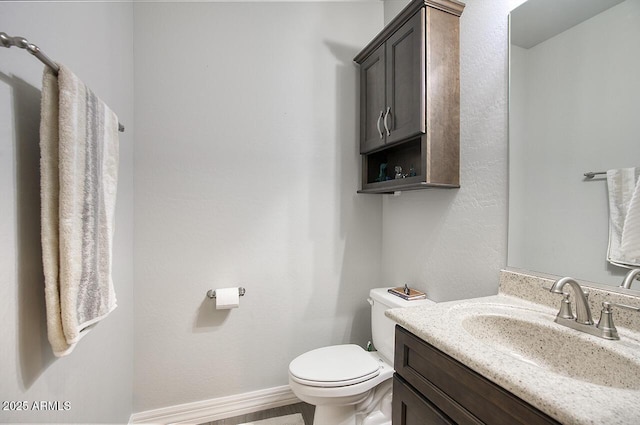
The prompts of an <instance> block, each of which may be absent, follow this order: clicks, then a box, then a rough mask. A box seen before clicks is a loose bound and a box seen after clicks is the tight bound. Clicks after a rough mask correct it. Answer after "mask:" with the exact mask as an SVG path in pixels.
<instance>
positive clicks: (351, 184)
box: [135, 2, 383, 412]
mask: <svg viewBox="0 0 640 425" xmlns="http://www.w3.org/2000/svg"><path fill="white" fill-rule="evenodd" d="M381 6H382V5H381V4H379V3H372V2H367V3H361V2H354V3H341V2H322V3H305V2H303V3H300V2H293V3H291V2H285V3H138V4H136V6H135V23H136V26H135V51H136V61H135V72H136V91H135V98H136V128H137V133H136V170H135V175H136V207H135V210H136V248H135V250H136V349H135V351H136V368H135V369H136V373H135V394H136V397H135V410H136V412H139V411H144V410H148V409H153V408H158V407H164V406H167V405H172V404H179V403H185V402H191V401H197V400H204V399H212V398H217V397H223V396H229V395H233V394H240V393H245V392H249V391H255V390H258V389H263V388H271V387H276V386H280V385H286V384H287V367H288V364H289V362H290V361H291V360H292V359H293V358H294V357H296V356H297V355H299V354H301V353H303V352H305V351H308V350H310V349H313V348H318V347H321V346H325V345H329V344H340V343H346V342H355V343H359V344H361V345H364V344H365V343H366V341H367V340H368V339H369V338H370V311H369V304H368V303H367V302H366V298H367V296H368V291H369V289H370V288H373V287H376V286H380V285H381V284H382V283H383V282H382V280H381V279H380V267H379V259H380V255H381V237H380V235H381V212H382V211H381V199H380V197H376V196H365V195H357V194H356V190H357V189H358V185H359V180H358V178H359V154H358V146H357V143H356V140H357V135H358V133H357V126H358V124H357V123H358V116H357V111H358V105H357V99H358V97H357V90H356V88H357V68H356V66H355V65H354V64H353V61H352V60H353V57H354V56H355V55H356V54H357V53H358V51H359V50H360V49H361V48H362V47H364V45H365V44H366V43H367V42H368V41H369V40H370V39H371V38H372V37H373V36H374V35H375V34H376V33H377V31H378V30H379V29H380V28H381V27H382V20H383V16H382V7H381ZM167 29H171V31H172V33H173V34H177V35H179V37H170V36H168V34H167ZM185 41H190V42H185ZM239 285H241V286H244V287H245V288H246V290H247V294H246V296H245V297H243V298H242V299H241V300H240V308H239V309H236V310H231V311H216V310H215V309H214V307H213V302H212V301H211V300H208V299H205V293H206V292H207V290H208V289H212V288H223V287H228V286H239Z"/></svg>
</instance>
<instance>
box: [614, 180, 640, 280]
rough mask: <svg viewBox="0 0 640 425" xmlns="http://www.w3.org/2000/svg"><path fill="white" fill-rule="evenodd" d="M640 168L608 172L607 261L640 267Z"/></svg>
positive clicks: (619, 264) (623, 265) (617, 264)
mask: <svg viewBox="0 0 640 425" xmlns="http://www.w3.org/2000/svg"><path fill="white" fill-rule="evenodd" d="M639 176H640V167H638V168H622V169H619V170H609V171H607V186H608V190H609V248H608V250H607V261H609V262H610V263H611V264H614V265H616V266H620V267H627V268H633V267H639V266H640V180H639V179H638V177H639Z"/></svg>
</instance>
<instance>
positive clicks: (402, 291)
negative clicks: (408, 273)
mask: <svg viewBox="0 0 640 425" xmlns="http://www.w3.org/2000/svg"><path fill="white" fill-rule="evenodd" d="M388 292H389V293H390V294H393V295H395V296H398V297H400V298H402V299H405V300H407V301H413V300H424V299H425V298H427V294H425V293H424V292H421V291H418V290H417V289H411V288H409V287H407V286H405V287H404V288H403V287H400V286H399V287H397V288H391V289H389V291H388Z"/></svg>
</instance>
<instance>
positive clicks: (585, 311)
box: [549, 277, 593, 325]
mask: <svg viewBox="0 0 640 425" xmlns="http://www.w3.org/2000/svg"><path fill="white" fill-rule="evenodd" d="M567 283H568V284H569V286H571V287H572V288H573V292H575V295H576V317H575V321H576V322H577V323H578V324H581V325H593V319H592V318H591V308H589V301H588V296H589V294H588V293H587V292H584V291H583V290H582V287H581V286H580V284H579V283H578V282H577V281H576V280H575V279H573V278H571V277H563V278H562V279H558V280H556V281H555V282H554V284H553V286H552V287H551V289H550V290H549V291H550V292H553V293H554V294H563V292H562V288H564V286H565V285H566V284H567ZM563 302H564V303H565V304H563V307H565V308H564V309H563V308H561V309H560V311H561V312H562V314H560V313H558V316H557V317H556V323H560V322H559V321H558V319H564V320H572V319H574V317H573V315H572V313H571V306H570V304H569V307H568V308H569V311H568V312H567V311H566V303H569V301H568V297H565V299H564V300H563ZM561 324H562V323H561Z"/></svg>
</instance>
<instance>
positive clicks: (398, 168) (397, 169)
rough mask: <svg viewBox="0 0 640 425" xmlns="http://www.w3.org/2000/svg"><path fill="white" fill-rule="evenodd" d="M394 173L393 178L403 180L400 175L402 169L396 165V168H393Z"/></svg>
mask: <svg viewBox="0 0 640 425" xmlns="http://www.w3.org/2000/svg"><path fill="white" fill-rule="evenodd" d="M395 172H396V175H395V178H396V179H402V178H404V176H403V175H402V167H401V166H399V165H396V167H395Z"/></svg>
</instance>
